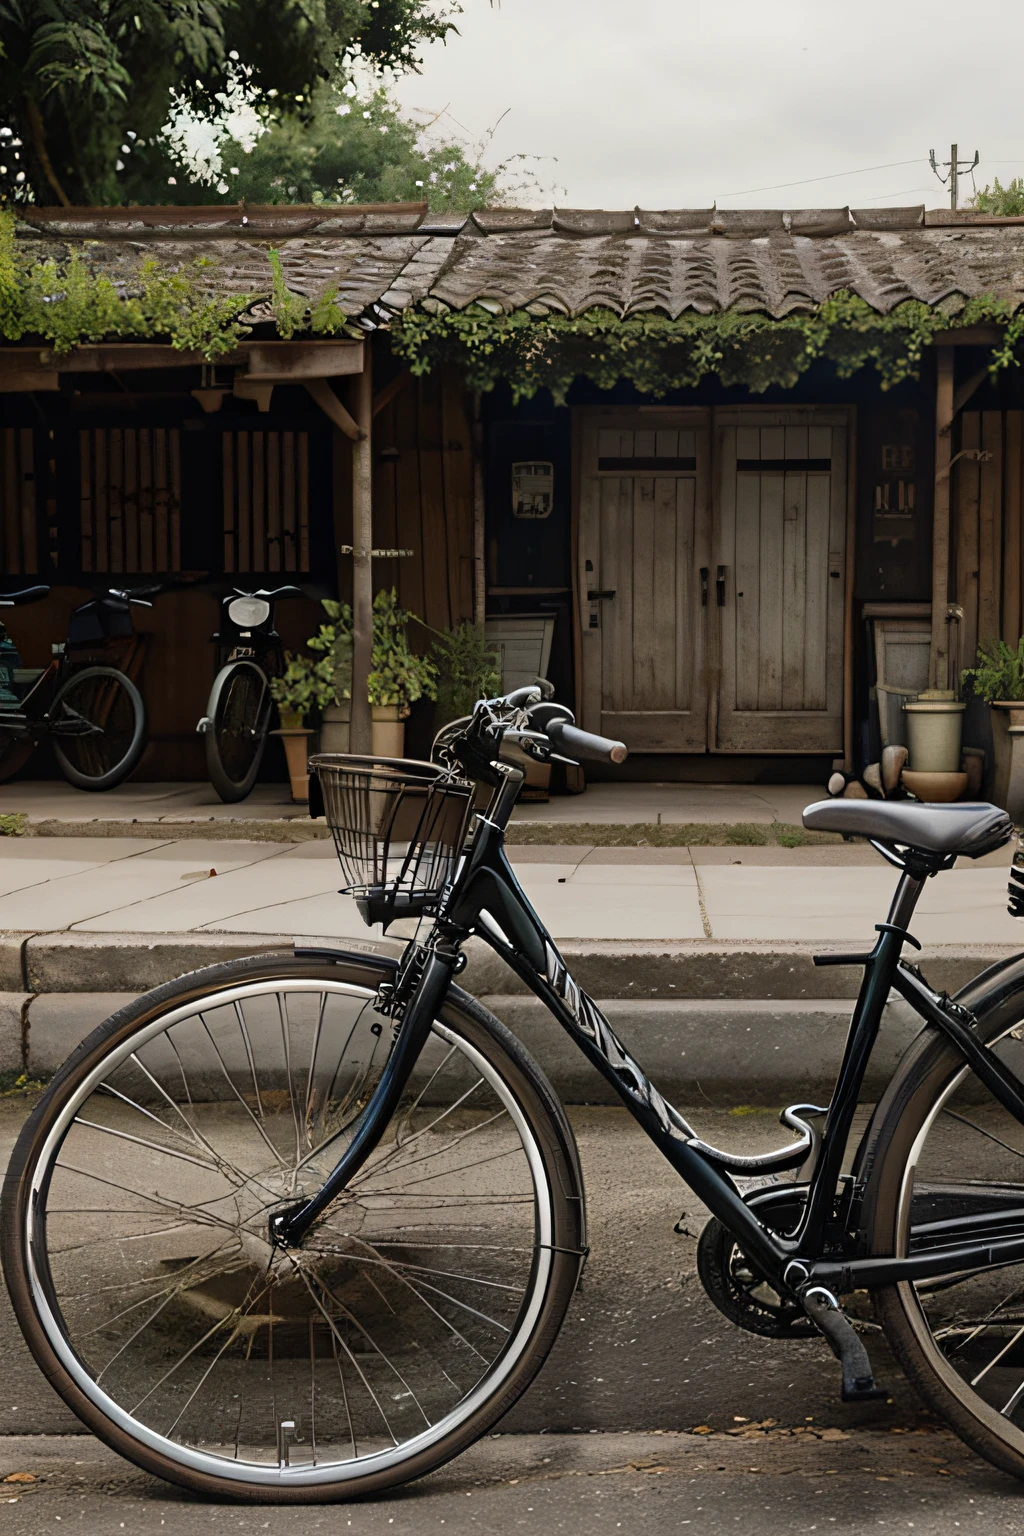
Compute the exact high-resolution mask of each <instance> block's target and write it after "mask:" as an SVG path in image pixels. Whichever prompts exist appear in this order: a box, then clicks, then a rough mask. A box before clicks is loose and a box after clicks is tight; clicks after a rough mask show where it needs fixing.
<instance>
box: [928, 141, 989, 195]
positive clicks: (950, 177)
mask: <svg viewBox="0 0 1024 1536" xmlns="http://www.w3.org/2000/svg"><path fill="white" fill-rule="evenodd" d="M959 148H960V146H959V145H958V144H951V145H950V146H949V159H948V160H943V161H942V162H941V163H942V164H943V165H944V166H945V167H946V172H947V174H946V175H945V176H943V175H942V173H941V172H940V170H939V163H940V162H939V161H937V160H936V158H935V151H934V149H930V150H929V151H928V163H929V165H930V166H931V168H932V170H933V171H934V172H935V174H936V176H938V178H939V180H940V181H941V182H943V183H945V182H946V181H948V182H949V206H950V208H952V209H953V211H954V212H956V210H957V208H959V206H960V167H961V165H962V166H963V168H964V170H965V171H973V170H974V168H975V166H976V165H977V164H978V161H979V159H980V156H979V154H978V151H977V150H975V151H974V159H973V160H963V161H961V159H960V156H959Z"/></svg>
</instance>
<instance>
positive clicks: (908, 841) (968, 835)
mask: <svg viewBox="0 0 1024 1536" xmlns="http://www.w3.org/2000/svg"><path fill="white" fill-rule="evenodd" d="M803 821H804V826H805V827H807V828H808V830H810V831H813V832H848V833H850V834H851V835H852V836H854V837H873V838H877V840H878V841H879V842H880V843H898V844H899V845H900V846H902V847H906V848H917V849H919V850H920V851H921V852H922V853H936V854H940V855H943V856H946V855H948V854H962V855H964V856H965V857H967V858H969V859H977V858H980V857H981V855H982V854H983V853H991V852H992V851H993V849H995V848H1002V846H1003V844H1004V843H1008V842H1009V841H1010V838H1011V837H1012V836H1013V822H1012V821H1011V820H1010V818H1009V816H1007V814H1006V812H1005V811H1001V810H1000V809H999V807H998V806H997V805H988V804H986V803H985V802H984V801H979V802H977V803H974V804H970V805H966V804H965V805H925V804H922V803H921V802H920V801H916V800H816V801H815V803H814V804H813V805H809V806H808V807H807V809H806V810H805V811H804V815H803Z"/></svg>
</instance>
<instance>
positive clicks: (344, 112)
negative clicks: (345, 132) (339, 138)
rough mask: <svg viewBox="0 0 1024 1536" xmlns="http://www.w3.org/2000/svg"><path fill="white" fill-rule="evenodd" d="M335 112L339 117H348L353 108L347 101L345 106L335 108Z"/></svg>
mask: <svg viewBox="0 0 1024 1536" xmlns="http://www.w3.org/2000/svg"><path fill="white" fill-rule="evenodd" d="M334 110H335V112H337V114H338V116H339V117H348V115H349V113H350V112H351V111H352V108H351V107H350V106H349V104H348V102H347V101H346V102H345V104H344V106H341V107H335V109H334Z"/></svg>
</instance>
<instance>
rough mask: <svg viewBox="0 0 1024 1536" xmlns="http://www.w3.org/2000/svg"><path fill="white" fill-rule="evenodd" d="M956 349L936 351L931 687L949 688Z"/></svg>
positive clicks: (939, 349)
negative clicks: (950, 538) (951, 516)
mask: <svg viewBox="0 0 1024 1536" xmlns="http://www.w3.org/2000/svg"><path fill="white" fill-rule="evenodd" d="M954 355H955V354H954V352H953V348H952V347H938V348H936V362H937V375H936V384H935V501H934V511H933V514H932V651H931V667H930V673H931V686H932V687H933V688H948V687H949V625H948V624H947V623H946V606H947V603H948V601H949V503H950V484H949V481H950V458H951V449H952V442H953V434H952V431H951V428H952V425H953V358H954Z"/></svg>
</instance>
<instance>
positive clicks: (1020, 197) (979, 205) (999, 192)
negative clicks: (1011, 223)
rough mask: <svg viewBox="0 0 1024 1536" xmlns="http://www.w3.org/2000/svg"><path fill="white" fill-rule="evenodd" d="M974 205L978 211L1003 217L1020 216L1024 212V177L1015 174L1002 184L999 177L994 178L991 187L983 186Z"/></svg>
mask: <svg viewBox="0 0 1024 1536" xmlns="http://www.w3.org/2000/svg"><path fill="white" fill-rule="evenodd" d="M974 207H975V210H976V211H977V212H978V213H994V214H998V215H1001V216H1002V217H1004V218H1005V217H1007V216H1010V217H1016V218H1020V216H1021V215H1022V214H1024V177H1021V176H1014V178H1013V180H1012V181H1011V182H1010V183H1009V184H1008V185H1007V186H1005V187H1004V186H1002V184H1001V183H1000V180H999V177H998V176H996V177H995V178H994V179H993V182H992V185H991V186H990V187H988V186H986V187H983V188H982V190H981V191H980V192H979V193H977V195H976V196H975V199H974Z"/></svg>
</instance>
